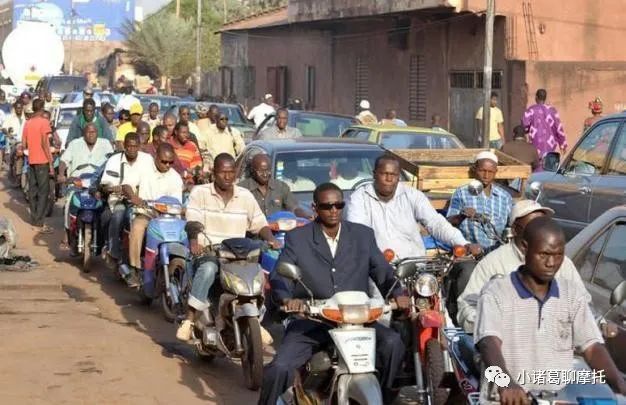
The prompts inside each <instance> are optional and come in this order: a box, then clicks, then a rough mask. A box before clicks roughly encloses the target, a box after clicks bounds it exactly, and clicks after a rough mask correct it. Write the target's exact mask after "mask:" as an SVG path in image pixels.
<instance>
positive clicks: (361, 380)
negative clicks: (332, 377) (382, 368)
mask: <svg viewBox="0 0 626 405" xmlns="http://www.w3.org/2000/svg"><path fill="white" fill-rule="evenodd" d="M350 400H353V401H355V402H357V403H359V404H363V405H365V404H367V405H382V403H383V395H382V392H381V390H380V384H379V383H378V379H377V378H376V375H374V373H366V374H343V375H341V376H339V379H338V381H337V403H338V404H347V403H349V402H350Z"/></svg>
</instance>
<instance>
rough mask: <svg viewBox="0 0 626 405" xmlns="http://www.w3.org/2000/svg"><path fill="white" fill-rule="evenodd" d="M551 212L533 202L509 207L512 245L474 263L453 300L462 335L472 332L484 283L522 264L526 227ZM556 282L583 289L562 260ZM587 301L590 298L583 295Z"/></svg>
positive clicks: (571, 266) (570, 266)
mask: <svg viewBox="0 0 626 405" xmlns="http://www.w3.org/2000/svg"><path fill="white" fill-rule="evenodd" d="M552 214H554V211H553V210H552V209H550V208H547V207H542V206H541V204H539V203H538V202H536V201H533V200H520V201H518V202H517V203H516V204H515V206H514V207H513V211H512V212H511V227H512V230H513V242H512V243H509V244H506V245H503V246H500V247H499V248H497V249H496V250H494V251H492V252H491V253H489V254H488V255H487V256H485V257H484V258H483V259H482V260H481V261H479V262H478V264H477V265H476V267H475V268H474V271H473V272H472V274H471V276H470V278H469V282H468V283H467V286H466V287H465V289H464V290H463V293H462V294H461V295H460V296H459V298H458V299H457V304H458V313H457V321H458V324H459V326H461V327H463V329H465V331H466V332H468V333H473V332H474V322H475V320H476V306H477V305H478V297H479V296H480V292H481V290H482V289H483V287H484V286H485V284H487V282H488V281H489V280H490V279H491V278H492V277H494V276H496V275H503V276H505V275H508V274H511V273H512V272H514V271H515V270H517V268H518V267H519V266H521V265H522V264H524V259H525V258H524V253H523V245H522V240H523V236H524V229H526V225H528V224H529V223H530V221H532V220H533V219H535V218H538V217H542V216H545V215H552ZM556 279H557V280H561V279H568V280H571V281H573V282H574V283H575V284H577V285H579V286H580V287H581V288H582V289H583V290H584V289H585V286H584V284H583V282H582V280H581V278H580V275H579V274H578V271H577V270H576V267H575V266H574V263H572V261H571V260H570V259H569V258H568V257H565V258H564V260H563V264H562V265H561V267H560V268H559V270H558V272H557V273H556ZM587 299H588V301H591V296H590V295H589V294H587Z"/></svg>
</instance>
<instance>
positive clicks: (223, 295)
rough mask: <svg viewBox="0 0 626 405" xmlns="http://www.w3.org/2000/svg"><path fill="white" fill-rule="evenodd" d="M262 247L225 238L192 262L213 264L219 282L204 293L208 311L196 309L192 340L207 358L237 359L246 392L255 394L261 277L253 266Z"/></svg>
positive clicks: (261, 312)
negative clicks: (217, 270) (211, 262)
mask: <svg viewBox="0 0 626 405" xmlns="http://www.w3.org/2000/svg"><path fill="white" fill-rule="evenodd" d="M263 246H264V243H263V242H260V241H256V240H252V239H247V238H232V239H226V240H224V241H222V243H221V244H214V245H209V246H206V247H205V249H204V251H203V253H202V254H201V255H199V256H197V257H195V258H194V262H195V263H194V264H195V265H197V264H198V263H200V262H201V261H204V260H217V261H218V263H219V269H220V270H219V278H220V282H219V283H214V284H213V286H212V287H211V291H209V303H210V305H209V308H207V309H205V310H204V311H196V316H195V319H194V328H193V331H192V342H193V343H194V344H195V346H196V348H197V350H198V353H199V354H200V355H201V356H203V357H205V358H206V359H208V360H211V359H213V358H214V357H215V356H216V355H220V356H227V357H230V358H237V359H240V360H241V366H242V369H243V375H244V381H245V385H246V387H248V389H250V390H258V389H259V388H260V386H261V383H262V379H263V342H262V340H261V326H260V320H261V318H262V317H263V315H264V308H263V303H264V295H263V290H264V284H265V274H264V273H263V270H262V269H261V266H260V265H259V255H260V254H261V250H262V248H263ZM190 284H191V283H189V284H188V287H187V288H188V289H190V288H191V286H190ZM183 296H185V297H187V296H188V293H187V292H185V293H184V294H183ZM185 302H186V301H185Z"/></svg>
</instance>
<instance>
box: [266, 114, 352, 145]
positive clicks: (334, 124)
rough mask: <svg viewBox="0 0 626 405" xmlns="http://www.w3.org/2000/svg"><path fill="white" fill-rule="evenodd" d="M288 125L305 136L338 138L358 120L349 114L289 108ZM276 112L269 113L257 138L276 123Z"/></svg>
mask: <svg viewBox="0 0 626 405" xmlns="http://www.w3.org/2000/svg"><path fill="white" fill-rule="evenodd" d="M288 112H289V120H288V121H287V125H288V126H290V127H294V128H298V129H299V130H300V132H301V133H302V136H305V137H329V138H337V137H338V136H339V135H341V134H342V133H343V132H344V131H345V130H346V129H347V128H348V127H350V126H352V125H355V124H356V123H357V122H358V121H357V120H356V118H354V117H351V116H349V115H341V114H333V113H326V112H319V111H304V110H288ZM275 119H276V114H271V115H268V116H267V117H266V118H265V120H263V122H262V123H261V125H259V128H258V129H257V130H256V134H255V139H257V138H258V134H259V133H260V132H261V131H262V130H263V129H264V128H267V127H269V126H271V125H273V124H274V122H275Z"/></svg>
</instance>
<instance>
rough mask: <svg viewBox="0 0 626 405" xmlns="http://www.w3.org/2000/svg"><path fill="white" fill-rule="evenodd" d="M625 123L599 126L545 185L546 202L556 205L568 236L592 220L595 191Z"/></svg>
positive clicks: (616, 122)
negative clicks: (614, 142) (616, 134)
mask: <svg viewBox="0 0 626 405" xmlns="http://www.w3.org/2000/svg"><path fill="white" fill-rule="evenodd" d="M620 124H621V122H620V121H608V122H603V123H600V124H598V125H596V126H595V127H594V128H592V130H591V131H589V132H587V133H586V134H585V136H584V138H583V139H582V140H581V141H580V142H579V143H578V145H576V147H575V148H574V150H573V151H572V153H571V154H570V155H569V156H568V159H567V161H566V162H565V163H564V164H563V166H562V167H561V168H559V171H558V172H557V173H556V175H555V176H554V177H553V178H552V179H551V180H550V181H548V182H545V183H544V185H543V193H542V195H543V196H542V202H543V203H544V204H545V205H546V206H548V207H550V208H552V209H553V210H554V212H555V214H554V217H555V219H557V220H558V221H559V222H560V223H561V225H562V226H563V228H564V230H565V233H566V235H567V237H568V238H572V237H573V236H575V235H576V234H577V233H578V232H579V231H580V230H581V229H582V228H584V227H585V226H586V225H587V224H588V223H589V210H590V207H591V194H592V189H593V186H594V184H595V183H596V182H597V181H598V180H599V178H600V176H601V173H602V171H603V170H604V165H605V163H606V160H607V156H608V151H609V148H610V145H611V142H612V141H613V137H614V136H615V133H616V132H617V129H618V128H619V126H620Z"/></svg>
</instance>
